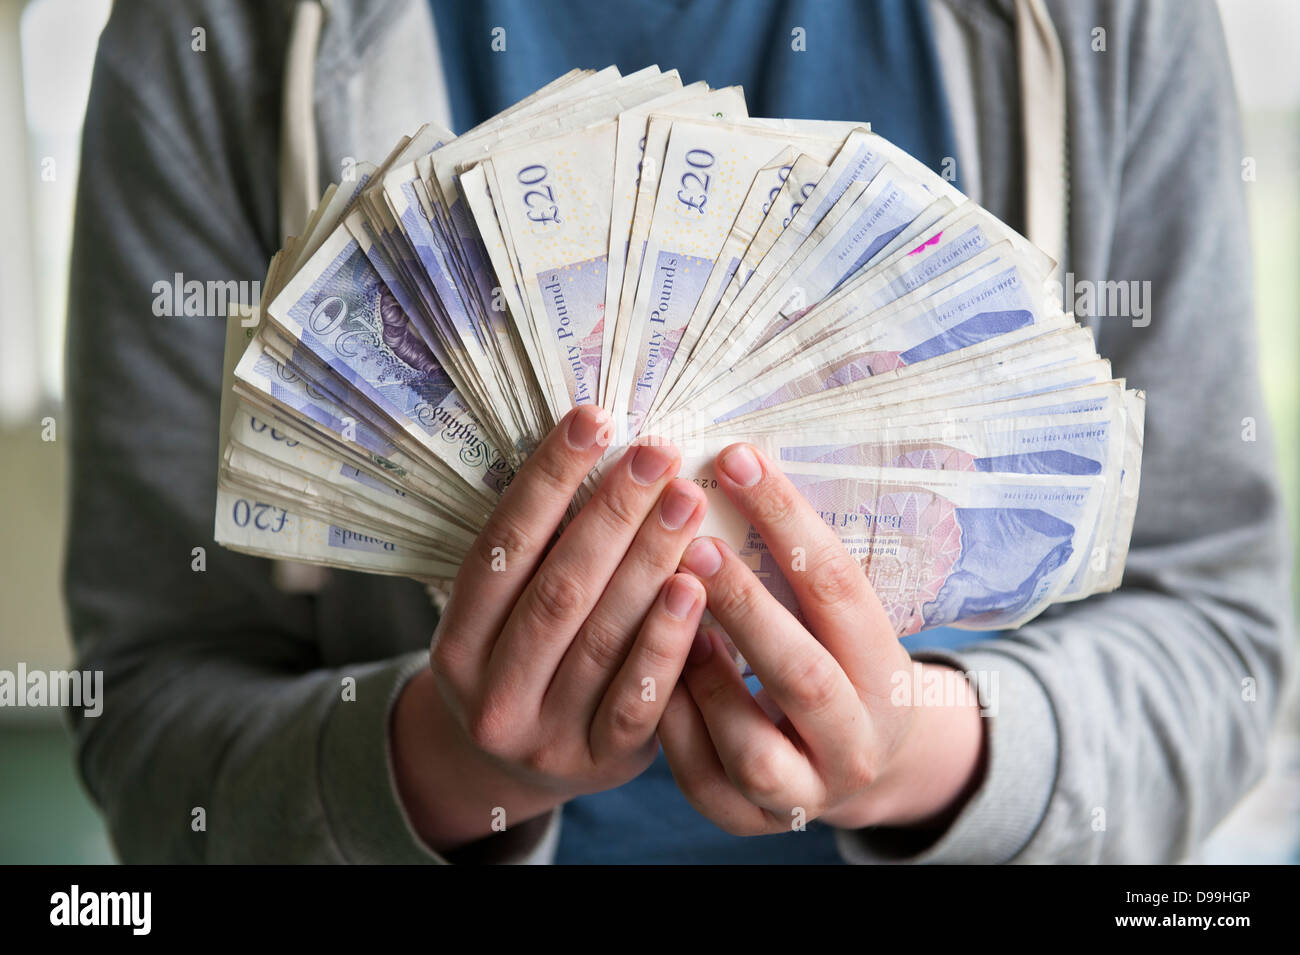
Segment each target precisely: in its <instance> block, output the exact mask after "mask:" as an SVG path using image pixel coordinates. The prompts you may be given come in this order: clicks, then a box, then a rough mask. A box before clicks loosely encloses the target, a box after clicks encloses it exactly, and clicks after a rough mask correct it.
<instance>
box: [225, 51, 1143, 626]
mask: <svg viewBox="0 0 1300 955" xmlns="http://www.w3.org/2000/svg"><path fill="white" fill-rule="evenodd" d="M353 172H354V173H355V175H350V176H345V177H344V180H345V181H344V182H342V183H340V184H339V185H336V186H330V188H329V189H328V190H327V191H326V192H325V194H324V195H323V196H322V198H321V201H320V204H319V206H318V208H317V209H316V210H315V211H314V212H313V213H312V214H311V216H310V217H309V219H308V221H307V223H306V224H305V226H304V228H303V229H302V234H301V235H299V236H297V237H291V238H289V239H287V240H286V242H285V245H284V248H283V249H282V250H281V251H280V252H279V253H277V254H276V256H275V257H274V258H273V259H272V261H271V264H270V270H269V273H268V275H267V278H266V281H265V283H264V286H263V295H262V299H261V302H260V303H258V305H257V307H256V308H252V309H248V310H244V311H240V310H236V311H233V312H232V314H231V316H230V318H229V321H228V328H227V349H226V351H227V354H226V388H225V394H224V396H223V402H222V422H221V428H222V441H221V459H220V477H219V486H218V496H217V512H216V538H217V540H218V541H219V542H221V543H222V544H224V545H226V546H228V547H231V548H235V549H237V550H241V551H246V552H250V553H253V554H259V555H263V556H268V557H274V558H281V559H285V560H291V561H299V562H307V563H316V564H323V565H327V566H333V567H341V568H348V569H353V570H361V571H369V572H374V573H388V574H401V575H407V576H410V577H415V578H418V579H421V580H427V581H436V580H446V579H448V578H451V577H454V576H455V573H456V571H457V569H458V566H459V564H460V562H461V560H462V559H463V558H464V556H465V555H466V553H467V551H468V548H469V547H470V546H471V544H472V542H473V540H474V538H475V536H476V534H477V532H478V531H479V529H480V528H481V527H482V525H483V523H484V521H485V520H486V519H487V517H488V515H489V513H490V511H491V510H492V507H493V505H494V502H495V501H496V499H497V498H498V496H499V495H500V494H501V493H502V491H503V489H504V488H505V487H506V486H507V485H508V483H509V482H510V480H511V478H512V476H513V474H514V472H515V470H516V469H517V468H518V467H519V466H520V464H521V462H522V461H523V459H524V458H525V457H526V456H527V454H528V453H529V451H530V450H531V449H532V448H533V447H534V446H535V445H536V443H537V441H538V440H539V439H540V438H541V437H542V436H543V435H544V434H546V432H547V431H548V430H549V429H550V428H551V427H552V426H553V425H554V424H555V423H556V422H557V421H558V420H559V419H560V418H561V417H562V416H563V415H564V414H565V413H566V412H567V411H568V409H569V408H571V407H572V406H573V405H575V404H585V403H598V404H600V405H601V406H603V407H604V408H605V409H607V410H608V411H609V412H610V413H611V415H612V417H613V421H614V429H615V437H614V440H613V442H612V444H611V449H610V453H609V454H607V455H606V457H605V459H604V461H605V462H608V461H610V460H614V459H616V455H617V454H618V453H619V449H620V448H621V447H622V446H623V445H625V444H627V443H629V442H632V441H635V440H645V439H646V436H648V435H654V436H657V437H662V438H665V439H668V440H671V441H673V442H674V443H675V444H676V445H677V446H678V447H680V448H681V449H682V452H683V462H684V464H683V470H682V474H683V476H685V477H689V478H693V479H695V480H696V481H697V482H698V483H699V484H700V486H701V487H703V488H704V489H705V491H706V493H707V494H708V496H709V517H708V518H707V520H706V524H705V528H704V532H705V533H713V534H716V535H717V536H719V537H722V538H723V539H725V540H727V541H728V542H729V543H730V544H731V545H732V546H734V547H735V548H736V549H737V551H738V552H739V553H740V554H741V555H742V556H743V557H744V558H745V559H746V561H747V562H748V563H749V564H750V566H751V567H752V568H753V569H754V570H755V572H756V573H758V574H759V575H760V577H761V578H762V579H763V580H764V582H765V584H766V585H767V586H768V588H769V589H770V590H772V592H773V593H775V594H777V595H778V596H779V597H781V598H782V599H783V600H786V601H787V602H789V603H791V604H792V605H793V598H792V596H791V594H790V592H789V588H788V585H787V584H786V581H785V576H784V575H785V573H787V572H789V571H790V570H791V568H790V567H789V566H787V565H789V564H790V561H791V555H785V554H775V553H770V552H769V551H768V550H767V548H766V547H765V545H764V543H763V541H762V539H761V538H760V537H759V536H758V535H757V534H756V533H754V532H753V530H752V529H751V528H749V527H748V525H747V523H746V522H745V521H744V520H743V519H742V518H740V517H739V515H738V513H737V512H736V511H735V510H734V508H733V507H732V506H731V505H730V504H729V502H728V501H727V499H726V498H725V496H723V495H722V494H721V492H720V491H718V490H717V484H716V481H715V480H714V475H713V471H712V460H713V457H714V456H715V455H716V454H717V452H718V451H720V450H721V449H722V448H724V447H725V446H726V445H728V444H731V443H732V442H735V441H741V440H743V441H749V442H752V443H754V444H755V445H757V446H758V447H760V448H762V449H763V450H764V451H765V452H766V453H767V454H768V455H769V456H770V457H771V458H772V459H773V460H774V461H777V462H779V463H780V465H781V467H782V469H783V470H784V471H785V472H786V473H787V474H788V475H789V477H790V479H791V480H792V481H793V482H794V483H795V485H796V486H797V487H798V488H799V490H800V491H801V492H802V493H803V494H804V495H805V496H806V497H807V498H808V500H809V501H810V502H811V503H812V504H813V506H814V508H815V510H816V511H817V512H818V513H819V515H820V516H821V517H822V518H823V519H824V520H825V521H826V522H827V524H829V525H830V526H831V527H833V528H834V529H835V530H836V531H837V532H838V534H839V535H840V537H841V539H842V540H843V543H844V545H845V546H846V548H847V549H848V550H849V552H850V553H852V554H853V555H854V556H855V557H857V558H858V559H859V560H860V562H861V565H862V568H863V571H864V573H865V574H866V575H867V577H868V578H869V580H870V581H871V583H872V585H873V586H874V588H875V590H876V592H877V594H879V596H880V599H881V601H882V603H883V604H884V606H885V609H886V610H887V611H888V613H889V614H890V616H891V618H892V620H893V621H894V623H895V625H896V627H897V630H898V633H899V634H900V635H903V634H909V633H913V632H915V631H918V630H921V629H923V628H926V627H931V626H936V625H943V624H955V625H959V626H965V627H970V628H980V629H989V628H1000V627H1013V626H1018V625H1020V624H1021V623H1023V622H1024V621H1026V620H1028V619H1030V618H1031V617H1033V616H1034V615H1036V614H1038V613H1039V612H1041V611H1042V610H1043V609H1044V608H1045V607H1046V606H1048V605H1049V604H1051V603H1054V602H1059V601H1067V600H1075V599H1079V598H1082V597H1086V596H1088V595H1090V594H1094V593H1098V592H1100V591H1105V590H1110V589H1113V588H1114V587H1116V586H1117V585H1118V583H1119V580H1120V577H1121V574H1122V572H1123V566H1124V560H1125V556H1126V554H1127V550H1128V541H1129V536H1130V532H1131V529H1132V526H1133V517H1134V511H1135V509H1136V505H1137V489H1138V477H1139V473H1140V464H1141V447H1142V421H1143V405H1144V399H1143V395H1142V394H1141V392H1138V391H1133V390H1129V389H1127V388H1126V385H1125V382H1123V381H1121V380H1116V379H1114V378H1112V377H1111V371H1110V365H1109V363H1108V362H1106V361H1104V360H1102V359H1100V358H1098V356H1097V353H1096V351H1095V348H1094V345H1093V340H1092V336H1091V333H1090V332H1089V331H1088V330H1086V329H1084V328H1082V327H1080V326H1079V325H1077V324H1076V323H1075V322H1074V320H1073V318H1072V317H1071V316H1069V315H1066V314H1064V313H1063V312H1062V311H1061V308H1060V306H1059V294H1058V295H1053V294H1051V293H1050V292H1049V291H1048V289H1049V286H1048V284H1047V282H1048V277H1049V275H1050V273H1051V270H1052V269H1053V268H1054V263H1053V262H1052V261H1051V260H1050V259H1049V258H1048V257H1047V256H1046V255H1045V254H1043V253H1042V252H1040V251H1039V250H1038V249H1036V248H1035V247H1034V246H1032V245H1031V244H1030V243H1029V242H1028V241H1027V240H1025V239H1024V238H1023V237H1021V236H1020V235H1018V234H1016V233H1015V232H1014V231H1013V230H1012V229H1010V228H1008V227H1007V226H1006V225H1004V224H1003V223H1002V222H1000V221H999V220H998V219H996V218H995V217H993V216H992V215H990V214H989V213H988V212H986V211H985V210H984V209H982V208H980V207H979V206H978V205H976V204H975V203H973V202H971V201H969V200H967V199H966V197H965V196H963V195H962V194H961V193H960V192H958V191H957V190H956V189H955V188H953V186H952V184H951V183H949V182H948V181H946V180H945V179H943V178H941V177H939V176H937V175H935V174H934V173H933V172H931V171H930V170H929V169H928V168H927V167H925V166H924V165H923V164H922V163H920V162H919V161H917V160H915V159H914V158H912V157H911V156H909V155H907V154H906V153H905V152H903V151H902V150H900V149H899V148H898V147H896V146H894V145H893V144H892V143H890V142H888V141H887V140H885V139H883V138H882V137H880V136H879V135H876V134H874V133H873V132H872V131H871V129H870V127H869V126H868V125H867V124H865V123H852V122H810V121H803V120H790V119H755V118H752V117H750V116H749V115H748V113H747V110H746V107H745V100H744V95H743V92H742V91H741V90H740V89H739V88H735V87H732V88H727V89H710V88H709V87H708V86H707V85H705V84H703V83H694V84H690V85H683V84H682V82H681V80H680V78H679V77H678V75H677V73H676V72H675V71H672V72H662V71H660V70H659V69H658V68H654V67H652V68H649V69H646V70H642V71H639V72H636V73H632V74H630V75H626V76H624V75H621V74H620V73H619V71H618V70H616V69H614V68H612V67H611V68H607V69H604V70H599V71H590V70H586V71H574V72H571V73H569V74H566V75H565V76H562V77H560V78H558V79H556V80H555V81H554V82H552V83H550V84H549V85H547V86H545V87H543V88H542V89H540V90H538V91H537V92H536V93H534V94H532V95H531V96H529V97H528V98H527V99H524V100H522V101H521V102H519V103H517V104H516V105H514V106H513V107H511V108H510V109H508V110H506V111H505V112H503V113H501V114H499V115H497V116H495V117H493V118H492V119H490V120H488V121H487V122H485V123H483V124H482V125H480V126H478V127H476V128H474V129H472V130H470V131H469V132H467V133H465V134H464V135H461V136H453V135H452V134H451V133H450V132H448V131H447V130H444V129H439V128H437V127H435V126H433V125H428V126H425V127H423V128H422V129H420V130H419V131H417V132H416V133H415V134H414V135H413V136H411V137H409V138H404V139H402V141H400V142H399V143H397V145H396V146H395V148H394V149H393V151H392V153H391V154H390V155H389V156H388V157H387V158H385V159H383V160H382V161H381V162H379V163H378V164H365V163H362V164H359V165H358V166H356V167H355V169H354V170H353ZM600 470H601V468H600V467H598V468H597V470H596V472H595V473H594V474H593V476H592V477H591V479H590V481H589V483H594V482H595V481H596V480H598V478H599V473H600ZM587 490H588V492H589V489H587ZM581 497H582V495H581V494H580V495H579V501H578V502H576V503H575V507H576V506H578V504H580V499H581Z"/></svg>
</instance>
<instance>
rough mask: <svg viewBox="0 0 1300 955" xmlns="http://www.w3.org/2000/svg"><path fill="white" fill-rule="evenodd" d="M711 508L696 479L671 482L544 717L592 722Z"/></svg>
mask: <svg viewBox="0 0 1300 955" xmlns="http://www.w3.org/2000/svg"><path fill="white" fill-rule="evenodd" d="M706 508H707V504H706V503H705V498H704V492H703V491H702V490H700V488H699V487H698V486H696V485H695V484H694V483H692V482H691V481H686V480H682V479H680V478H679V479H676V480H673V481H670V482H669V484H668V486H667V487H666V488H665V489H664V491H663V493H662V494H661V495H660V496H659V501H658V503H657V505H656V506H655V508H654V510H652V511H651V512H650V514H649V515H648V516H647V517H646V519H645V520H644V521H643V522H642V523H641V528H640V530H638V531H637V534H636V539H635V540H633V541H632V546H631V547H629V548H628V551H627V555H626V556H625V557H624V558H623V562H622V563H621V564H619V566H618V570H616V571H615V572H614V576H613V578H612V579H611V580H610V582H609V585H608V586H607V587H606V588H605V592H604V593H603V594H602V595H601V597H600V599H599V600H598V601H597V602H596V607H595V609H594V610H592V612H591V613H590V614H589V615H588V616H587V619H586V621H584V622H583V624H582V626H581V628H580V629H579V630H578V635H577V636H576V637H575V638H574V640H573V643H572V644H570V646H569V649H568V650H567V651H566V652H565V654H564V659H563V661H561V663H560V667H559V669H558V670H557V671H556V674H555V679H554V681H552V683H551V685H550V688H549V689H547V691H546V698H545V699H544V700H543V702H542V708H543V718H544V719H549V717H548V713H549V714H550V716H558V715H560V714H563V717H562V718H563V719H570V718H572V719H582V720H583V721H584V722H585V723H586V724H590V723H591V721H592V717H593V715H594V713H595V710H596V707H597V706H599V705H600V702H601V699H602V698H603V697H604V695H605V689H606V688H607V687H608V686H609V684H610V681H611V680H612V679H613V678H614V674H615V673H616V672H617V671H618V668H619V667H620V666H622V665H623V662H624V658H625V657H626V656H627V653H628V650H629V649H630V648H631V646H632V643H633V641H634V640H636V639H637V629H638V628H639V627H640V625H641V621H642V620H643V619H644V618H645V616H646V614H647V612H649V610H650V608H651V606H652V605H653V604H654V602H655V597H656V595H657V594H659V593H660V591H661V589H662V585H663V583H664V581H666V580H667V579H668V578H669V577H670V576H672V574H673V573H674V572H675V571H676V570H677V563H678V561H680V560H681V559H682V551H684V550H685V549H686V545H687V544H689V543H690V542H691V539H692V538H693V537H694V536H695V532H696V531H697V530H698V529H699V526H700V522H701V521H703V520H704V512H705V509H706ZM692 582H693V583H694V582H695V581H694V578H692ZM700 592H701V593H703V590H702V589H701V591H700ZM693 633H694V631H692V634H693Z"/></svg>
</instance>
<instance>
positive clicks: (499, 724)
mask: <svg viewBox="0 0 1300 955" xmlns="http://www.w3.org/2000/svg"><path fill="white" fill-rule="evenodd" d="M465 732H466V735H468V736H469V740H470V742H471V743H473V744H474V746H475V747H477V748H478V749H480V750H482V751H483V752H485V753H488V754H489V755H492V756H497V757H505V756H508V755H509V753H510V751H511V748H512V745H511V744H512V743H513V742H514V735H515V726H514V720H513V719H512V718H511V715H510V713H509V712H508V711H507V710H506V709H505V707H503V706H501V705H500V704H497V703H492V702H489V701H481V702H480V703H479V704H478V705H476V706H475V707H474V708H473V709H472V710H471V712H470V713H469V719H468V722H467V725H466V727H465Z"/></svg>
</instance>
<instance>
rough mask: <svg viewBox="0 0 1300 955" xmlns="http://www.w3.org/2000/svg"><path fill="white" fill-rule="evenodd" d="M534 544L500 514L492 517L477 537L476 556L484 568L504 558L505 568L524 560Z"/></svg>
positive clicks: (507, 518) (521, 530)
mask: <svg viewBox="0 0 1300 955" xmlns="http://www.w3.org/2000/svg"><path fill="white" fill-rule="evenodd" d="M534 547H535V542H534V541H533V538H532V537H531V536H530V535H529V534H527V533H526V532H525V531H524V530H523V528H521V527H520V526H519V525H518V524H517V523H516V522H515V521H514V520H512V519H511V518H509V517H507V516H505V515H504V514H502V513H501V512H497V513H496V514H494V515H492V519H491V520H490V521H489V522H488V525H487V527H486V528H484V530H483V533H482V534H480V535H479V538H478V541H477V546H476V548H475V550H476V556H477V557H478V559H479V561H480V562H481V563H482V564H483V565H484V566H486V567H492V566H494V565H495V563H496V561H497V560H498V559H499V558H501V557H504V558H505V561H506V566H507V567H512V566H515V565H516V564H517V563H518V562H522V561H523V560H525V559H526V558H527V557H528V556H529V555H530V554H531V553H532V552H533V550H534Z"/></svg>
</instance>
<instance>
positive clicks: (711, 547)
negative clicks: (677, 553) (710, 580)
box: [682, 537, 722, 577]
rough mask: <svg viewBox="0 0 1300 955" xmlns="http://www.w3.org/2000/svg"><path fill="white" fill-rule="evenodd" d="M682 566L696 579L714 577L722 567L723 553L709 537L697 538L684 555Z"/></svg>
mask: <svg viewBox="0 0 1300 955" xmlns="http://www.w3.org/2000/svg"><path fill="white" fill-rule="evenodd" d="M682 566H683V567H685V568H686V569H687V570H689V571H690V572H691V573H692V574H694V575H695V576H696V577H712V576H713V575H714V574H716V573H717V572H718V568H720V567H721V566H722V552H721V551H719V550H718V545H717V544H715V543H713V541H711V540H709V539H708V538H707V537H700V538H697V539H695V540H693V541H691V545H690V546H689V547H687V548H686V553H684V554H682Z"/></svg>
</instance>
